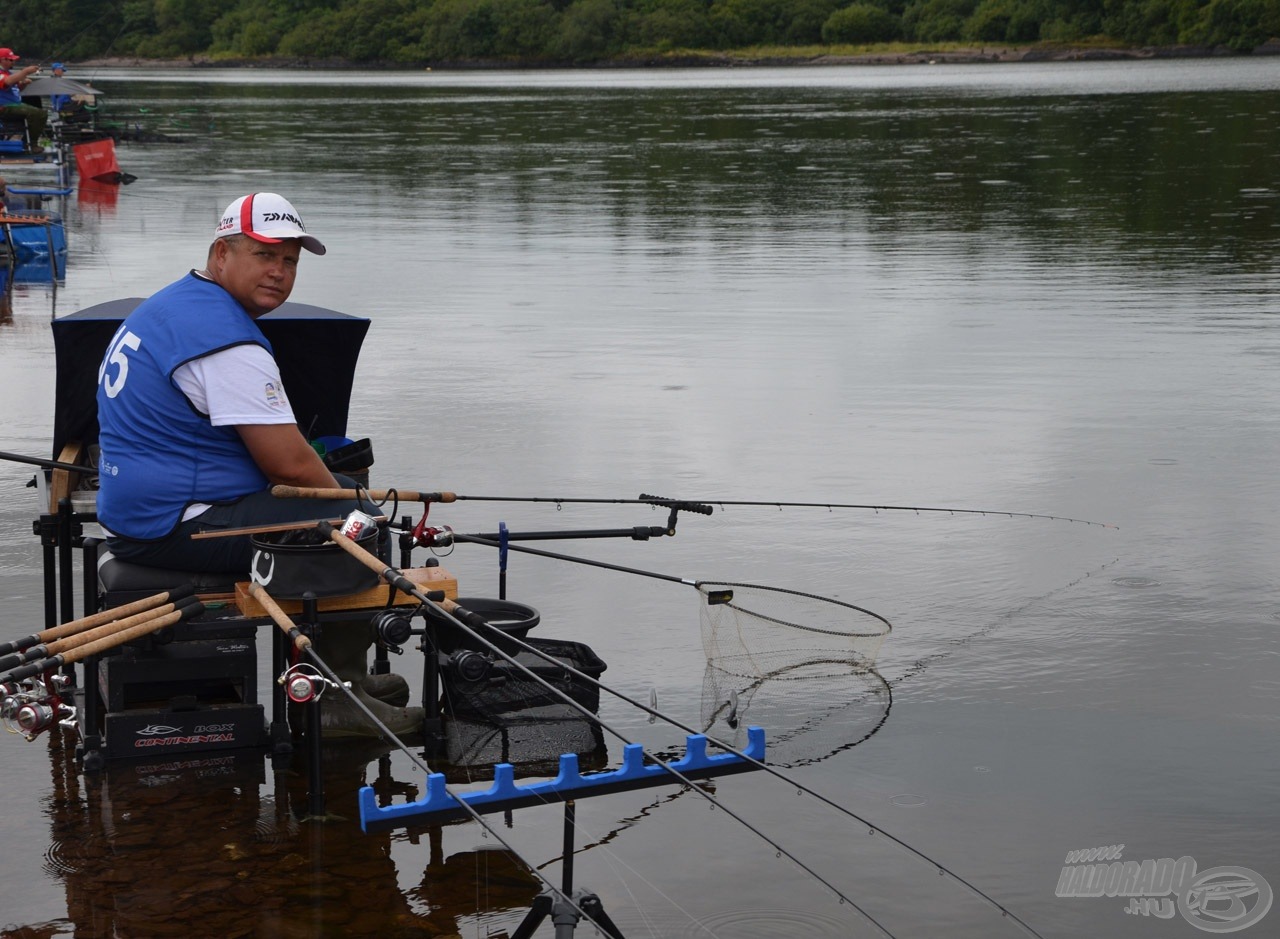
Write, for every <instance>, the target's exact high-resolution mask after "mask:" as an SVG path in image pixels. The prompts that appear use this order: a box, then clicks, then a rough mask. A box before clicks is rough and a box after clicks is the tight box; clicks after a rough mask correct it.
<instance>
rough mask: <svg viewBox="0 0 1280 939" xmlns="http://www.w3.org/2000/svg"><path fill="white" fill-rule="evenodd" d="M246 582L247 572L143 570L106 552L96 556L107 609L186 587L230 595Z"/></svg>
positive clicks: (145, 568)
mask: <svg viewBox="0 0 1280 939" xmlns="http://www.w3.org/2000/svg"><path fill="white" fill-rule="evenodd" d="M248 579H249V575H248V572H247V571H246V572H245V573H244V574H241V575H236V574H229V573H226V572H216V573H204V572H200V571H174V570H169V569H168V568H165V567H147V566H146V565H144V564H133V563H130V562H129V561H122V560H120V559H119V558H117V557H116V556H115V555H113V554H112V553H111V552H110V551H103V552H102V553H101V554H99V556H98V582H99V583H100V584H101V585H102V590H103V593H104V594H105V595H106V596H105V598H104V599H105V601H106V606H108V607H112V606H119V605H120V604H122V603H128V602H130V601H131V600H137V599H140V598H142V597H149V596H151V595H152V594H156V593H160V592H161V591H162V590H172V589H173V588H175V587H182V586H184V585H186V584H191V585H192V586H194V587H195V589H196V593H234V592H235V589H236V581H237V580H248Z"/></svg>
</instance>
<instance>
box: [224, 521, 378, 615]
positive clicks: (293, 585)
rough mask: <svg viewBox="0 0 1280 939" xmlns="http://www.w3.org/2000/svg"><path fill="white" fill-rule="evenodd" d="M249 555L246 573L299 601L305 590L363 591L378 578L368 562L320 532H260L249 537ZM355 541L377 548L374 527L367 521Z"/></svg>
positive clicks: (324, 593) (281, 596) (278, 595)
mask: <svg viewBox="0 0 1280 939" xmlns="http://www.w3.org/2000/svg"><path fill="white" fill-rule="evenodd" d="M249 543H250V544H251V545H252V546H253V559H252V562H251V564H250V565H249V575H250V577H252V579H253V581H254V582H255V583H258V584H261V585H262V586H263V587H264V588H266V591H267V593H269V594H271V596H272V597H274V598H275V599H277V600H300V599H301V598H302V595H303V594H304V593H307V592H308V591H309V592H311V593H312V594H314V595H315V596H317V597H345V596H350V595H351V594H353V593H363V592H364V591H366V590H370V589H372V588H374V587H376V586H378V583H379V582H380V578H379V577H378V575H377V573H376V572H375V571H373V569H371V568H369V567H366V566H365V565H364V564H362V563H360V562H359V561H357V560H356V559H355V558H353V557H352V556H351V555H349V554H347V552H346V551H344V550H343V549H342V548H340V547H338V546H337V545H336V544H334V543H333V542H332V541H330V540H329V539H327V538H324V537H323V536H322V535H321V534H320V533H319V532H318V531H315V530H314V529H308V530H304V531H283V532H263V533H262V534H259V535H253V536H251V537H250V538H249ZM356 544H357V545H359V546H360V547H362V548H364V549H365V550H366V551H368V552H370V553H371V554H376V553H377V546H378V528H377V526H376V525H370V526H369V527H368V528H367V529H366V530H365V531H363V532H361V533H360V536H359V537H358V538H357V539H356Z"/></svg>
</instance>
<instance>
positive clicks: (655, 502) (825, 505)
mask: <svg viewBox="0 0 1280 939" xmlns="http://www.w3.org/2000/svg"><path fill="white" fill-rule="evenodd" d="M453 498H454V499H456V500H457V501H458V502H462V501H471V502H548V503H552V504H554V505H556V506H557V507H559V506H560V505H567V504H570V503H587V504H612V505H651V506H655V507H656V506H666V507H671V506H673V505H676V504H680V503H685V502H693V503H707V504H710V505H718V506H720V507H721V509H723V508H724V507H725V506H727V505H736V506H765V507H770V508H776V509H778V510H779V511H781V510H782V509H784V508H806V509H827V510H828V511H830V510H832V509H872V510H874V511H875V512H876V513H877V514H878V513H880V512H915V513H916V514H919V513H921V512H944V513H946V514H948V515H993V516H1001V517H1004V518H1042V519H1049V520H1052V521H1055V522H1076V523H1079V524H1081V525H1096V526H1098V527H1100V528H1118V526H1116V525H1112V524H1110V523H1109V522H1093V521H1089V520H1088V519H1083V518H1071V517H1069V516H1066V515H1048V514H1044V513H1039V512H1006V511H1004V510H1003V509H956V508H949V507H938V506H925V505H871V504H861V503H853V502H773V501H749V500H734V499H707V498H699V499H680V500H676V499H667V498H665V497H662V496H650V495H645V494H644V493H641V495H640V498H638V499H572V498H548V497H542V496H525V497H516V496H463V495H458V494H456V493H455V494H453Z"/></svg>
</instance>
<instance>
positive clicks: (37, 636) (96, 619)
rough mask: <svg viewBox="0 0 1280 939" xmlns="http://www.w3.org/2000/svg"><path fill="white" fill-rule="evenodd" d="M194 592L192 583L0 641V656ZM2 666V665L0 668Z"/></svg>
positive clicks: (118, 618) (175, 599) (121, 617)
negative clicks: (16, 637) (39, 630)
mask: <svg viewBox="0 0 1280 939" xmlns="http://www.w3.org/2000/svg"><path fill="white" fill-rule="evenodd" d="M193 593H195V586H194V585H192V584H184V585H183V586H181V587H177V588H175V589H173V590H166V591H164V592H163V593H157V594H155V595H154V596H150V597H144V598H143V599H141V600H134V601H133V602H132V603H126V604H124V605H123V606H117V607H112V608H111V609H109V610H102V611H101V612H99V613H93V614H90V615H89V616H84V617H81V618H80V619H74V620H71V621H69V622H66V623H63V624H62V625H61V626H54V627H52V628H50V629H45V630H42V631H41V632H38V633H32V634H31V635H30V636H23V637H22V638H21V639H15V640H13V641H12V642H0V655H7V654H8V653H10V652H21V651H22V650H23V649H27V648H30V647H31V646H33V645H35V644H36V643H38V642H51V641H52V640H54V639H61V638H62V637H63V636H70V635H73V634H75V633H78V632H80V631H81V630H85V629H92V628H93V627H95V626H101V625H103V624H104V623H110V622H112V621H113V620H120V619H123V618H124V617H126V616H132V615H133V614H135V613H141V612H143V611H144V610H150V609H152V608H154V607H158V606H160V605H161V604H164V603H170V602H174V601H177V600H181V599H182V598H183V597H189V596H191V595H192V594H193ZM0 661H3V660H2V659H0ZM0 667H3V666H0Z"/></svg>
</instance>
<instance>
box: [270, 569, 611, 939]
mask: <svg viewBox="0 0 1280 939" xmlns="http://www.w3.org/2000/svg"><path fill="white" fill-rule="evenodd" d="M361 550H363V549H361ZM249 592H250V593H251V594H252V595H253V596H254V597H255V598H257V599H258V601H259V602H261V603H262V605H263V607H264V608H265V609H266V610H267V612H268V613H269V614H270V616H271V618H272V619H273V620H274V621H275V623H276V625H277V626H279V627H280V629H281V630H283V631H284V633H285V635H286V636H288V637H289V639H290V640H291V641H292V643H293V645H294V647H295V648H296V649H297V650H298V652H299V653H305V654H306V655H307V657H308V658H309V659H310V660H311V662H312V664H313V665H314V666H315V667H316V668H317V669H318V670H319V671H320V673H321V674H322V675H324V677H325V678H326V679H327V680H328V681H329V682H330V683H331V684H333V685H336V686H337V687H338V688H340V689H342V691H343V693H344V694H346V695H347V697H348V698H349V699H350V700H351V703H352V704H354V705H355V706H356V708H357V709H358V710H360V711H361V712H363V713H364V716H365V717H366V718H368V720H369V721H370V722H371V723H372V724H373V726H374V727H377V728H378V730H380V731H381V732H382V734H383V735H384V739H386V740H387V741H388V742H389V743H391V744H393V745H394V746H395V747H396V749H398V750H400V751H401V752H402V753H403V754H404V755H405V756H406V757H408V758H409V760H410V762H412V763H413V764H414V765H416V766H417V767H418V768H419V769H421V770H422V771H423V772H424V773H426V774H427V775H428V776H430V775H433V774H434V773H435V771H434V770H433V769H432V768H431V767H430V766H429V765H428V764H427V762H426V761H425V760H423V759H422V758H421V757H419V756H418V755H417V754H416V753H415V752H413V751H412V750H410V749H409V747H408V746H407V745H406V744H405V742H404V741H403V740H401V739H400V738H399V737H397V736H396V735H395V734H394V733H393V732H392V731H391V729H390V728H389V727H387V725H386V724H384V723H383V722H382V721H381V720H380V719H379V718H378V717H377V715H375V714H374V713H373V711H371V710H369V708H368V706H367V705H366V704H365V703H364V702H363V701H361V700H360V698H359V697H358V696H357V695H356V693H355V692H354V691H353V690H351V688H350V687H348V686H347V684H346V683H344V682H343V681H342V679H340V678H339V677H338V676H337V674H336V673H334V671H333V670H332V669H331V668H329V666H328V664H326V663H325V661H324V660H323V659H322V658H320V656H319V654H318V653H317V652H316V651H315V649H313V648H312V647H311V640H310V639H308V638H307V637H306V636H305V635H303V634H302V631H301V630H299V629H298V627H297V626H296V625H295V624H294V623H293V621H292V620H291V619H290V618H289V616H288V615H287V614H286V613H285V612H284V611H283V610H282V609H281V608H280V606H279V604H277V603H276V602H275V599H274V598H273V597H272V596H271V595H270V594H269V593H268V592H267V591H266V589H265V588H263V587H262V585H261V584H258V583H256V582H254V583H251V584H250V585H249ZM445 792H447V793H448V794H449V796H450V797H451V798H452V799H453V800H454V802H455V803H457V805H458V806H459V807H460V808H461V809H462V810H463V811H465V812H466V813H467V814H468V815H470V816H471V818H472V820H473V821H475V822H476V823H477V824H478V825H479V826H480V827H481V829H483V830H484V831H486V832H488V833H489V834H491V835H493V837H494V840H496V841H497V842H498V843H499V844H501V845H502V846H503V847H504V848H506V849H507V850H508V851H510V852H511V854H512V855H513V856H514V857H517V858H520V860H521V861H522V862H523V863H524V864H525V866H526V867H527V868H528V869H529V871H530V872H531V873H532V874H533V875H534V876H535V877H537V878H538V879H539V880H540V881H542V883H543V884H544V885H545V886H546V887H547V889H549V890H550V891H551V892H552V893H554V894H555V895H556V896H557V897H559V898H560V899H561V900H563V901H564V902H565V903H567V904H569V906H571V907H572V908H573V909H575V910H577V911H578V913H580V914H581V915H582V916H583V917H584V918H585V919H586V920H587V921H588V922H592V919H591V917H590V916H588V915H587V914H586V911H584V910H583V909H582V908H581V907H580V906H578V904H577V903H576V902H575V901H574V900H573V898H572V897H569V896H566V895H565V893H564V891H562V890H561V889H560V888H559V887H557V886H556V885H555V884H554V883H552V881H551V879H550V878H549V877H547V876H545V875H544V874H543V873H542V872H541V871H540V870H538V869H537V867H535V866H534V865H533V864H531V863H530V862H529V861H528V860H526V859H525V857H524V855H522V854H521V853H520V852H519V851H518V850H516V848H515V846H514V845H512V844H511V843H510V842H509V841H507V839H505V838H503V837H502V835H501V834H500V833H499V832H498V830H497V829H496V828H495V827H494V826H492V825H490V824H489V823H488V822H486V821H485V820H484V816H483V815H481V814H480V813H479V812H478V811H476V810H475V809H474V808H473V807H472V806H471V805H470V804H469V803H468V802H467V801H466V800H464V799H460V798H458V796H457V795H456V794H455V793H453V792H452V791H451V790H450V789H449V788H448V787H447V786H446V787H445Z"/></svg>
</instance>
